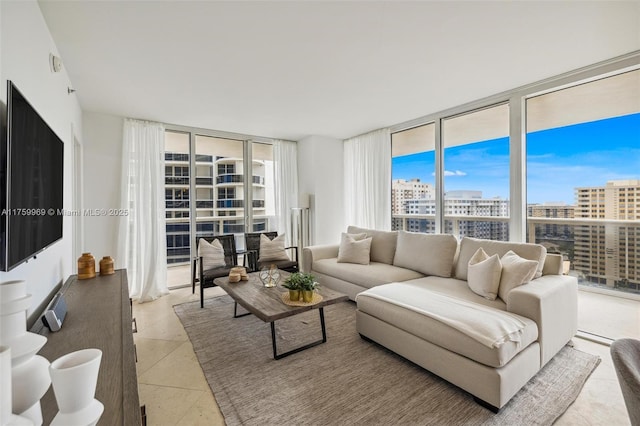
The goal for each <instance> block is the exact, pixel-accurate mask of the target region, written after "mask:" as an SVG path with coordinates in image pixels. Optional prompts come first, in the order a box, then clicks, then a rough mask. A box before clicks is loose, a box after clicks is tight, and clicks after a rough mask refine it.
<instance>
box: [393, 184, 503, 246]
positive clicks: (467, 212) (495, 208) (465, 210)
mask: <svg viewBox="0 0 640 426" xmlns="http://www.w3.org/2000/svg"><path fill="white" fill-rule="evenodd" d="M405 210H406V213H407V214H415V215H434V216H435V214H436V200H435V198H434V197H433V196H432V197H430V198H422V199H413V200H405ZM444 210H445V211H444V214H445V217H447V216H448V217H450V219H446V218H445V229H444V232H445V233H450V234H454V235H457V236H459V237H460V238H462V237H474V238H486V239H491V240H500V241H507V240H508V239H509V225H508V223H506V222H498V221H493V220H492V221H478V220H465V219H464V216H490V217H508V216H509V201H508V200H505V199H502V198H482V191H449V192H446V193H445V194H444ZM461 216H462V217H461ZM407 230H408V231H413V232H427V233H434V232H435V222H434V221H433V220H427V219H408V220H407Z"/></svg>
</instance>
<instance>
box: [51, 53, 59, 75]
mask: <svg viewBox="0 0 640 426" xmlns="http://www.w3.org/2000/svg"><path fill="white" fill-rule="evenodd" d="M49 66H50V67H51V72H60V70H61V69H62V60H61V59H60V57H59V56H56V55H54V54H53V53H49Z"/></svg>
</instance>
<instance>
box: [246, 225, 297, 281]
mask: <svg viewBox="0 0 640 426" xmlns="http://www.w3.org/2000/svg"><path fill="white" fill-rule="evenodd" d="M262 234H264V235H265V236H267V237H268V238H269V239H270V240H273V239H274V238H275V237H277V236H278V233H277V232H250V233H246V234H244V239H245V248H246V250H247V251H246V253H245V265H244V266H246V267H247V269H248V270H249V271H251V272H255V271H259V270H260V269H262V268H263V267H268V266H269V265H276V266H277V267H278V269H282V270H284V271H287V272H291V273H293V272H298V247H296V246H291V247H285V250H287V251H290V253H291V254H293V256H291V255H290V258H291V260H267V261H265V262H260V236H261V235H262Z"/></svg>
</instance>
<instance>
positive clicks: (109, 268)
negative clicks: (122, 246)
mask: <svg viewBox="0 0 640 426" xmlns="http://www.w3.org/2000/svg"><path fill="white" fill-rule="evenodd" d="M113 264H114V261H113V257H111V256H104V257H103V258H102V259H100V275H111V274H113V273H114V272H115V270H114V269H113Z"/></svg>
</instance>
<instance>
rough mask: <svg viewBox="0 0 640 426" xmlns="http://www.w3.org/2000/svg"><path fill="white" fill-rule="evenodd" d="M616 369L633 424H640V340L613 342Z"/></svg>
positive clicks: (612, 356)
mask: <svg viewBox="0 0 640 426" xmlns="http://www.w3.org/2000/svg"><path fill="white" fill-rule="evenodd" d="M611 358H612V359H613V366H614V367H615V369H616V375H617V376H618V382H619V383H620V389H621V390H622V396H623V397H624V402H625V405H626V406H627V412H628V413H629V420H631V425H632V426H638V425H640V340H637V339H618V340H616V341H614V342H613V343H612V344H611Z"/></svg>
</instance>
